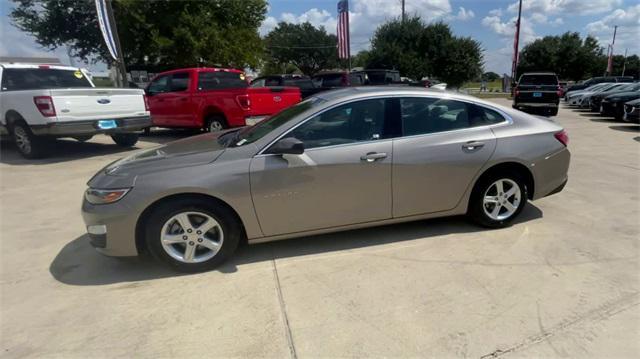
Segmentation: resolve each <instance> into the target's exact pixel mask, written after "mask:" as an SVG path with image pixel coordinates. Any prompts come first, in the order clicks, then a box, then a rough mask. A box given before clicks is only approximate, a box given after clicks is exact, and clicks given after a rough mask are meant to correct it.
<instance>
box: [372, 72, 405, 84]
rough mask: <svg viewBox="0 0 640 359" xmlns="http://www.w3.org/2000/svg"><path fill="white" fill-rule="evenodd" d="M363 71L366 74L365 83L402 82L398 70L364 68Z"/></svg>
mask: <svg viewBox="0 0 640 359" xmlns="http://www.w3.org/2000/svg"><path fill="white" fill-rule="evenodd" d="M363 72H364V73H365V74H367V85H374V86H376V85H389V84H399V83H401V82H402V81H401V79H400V71H398V70H385V69H366V70H363Z"/></svg>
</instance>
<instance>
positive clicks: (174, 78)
mask: <svg viewBox="0 0 640 359" xmlns="http://www.w3.org/2000/svg"><path fill="white" fill-rule="evenodd" d="M188 88H189V73H188V72H179V73H177V74H173V75H171V86H170V89H171V90H170V91H171V92H182V91H187V89H188Z"/></svg>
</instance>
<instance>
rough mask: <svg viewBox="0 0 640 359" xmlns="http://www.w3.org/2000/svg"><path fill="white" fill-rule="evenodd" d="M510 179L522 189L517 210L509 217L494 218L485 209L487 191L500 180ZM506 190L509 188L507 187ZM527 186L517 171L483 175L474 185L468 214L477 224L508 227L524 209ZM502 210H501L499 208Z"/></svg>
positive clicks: (490, 226) (526, 198) (489, 226)
mask: <svg viewBox="0 0 640 359" xmlns="http://www.w3.org/2000/svg"><path fill="white" fill-rule="evenodd" d="M504 179H506V180H510V181H512V182H514V183H515V184H516V185H517V186H518V188H519V190H520V200H519V204H518V206H517V208H516V210H515V211H514V212H513V213H512V214H511V215H510V216H509V217H507V218H502V219H494V218H492V217H490V216H489V214H488V213H487V211H485V203H484V196H485V193H487V191H488V190H489V188H490V187H492V186H493V184H494V183H495V182H497V181H498V180H504ZM505 192H507V190H506V189H505ZM528 198H529V197H528V193H527V186H526V185H525V181H524V180H523V179H522V176H520V175H519V174H518V173H516V172H510V171H504V172H497V173H493V174H489V175H487V176H483V177H482V178H480V180H479V181H478V182H477V183H476V185H475V186H474V189H473V192H472V193H471V198H470V199H469V208H468V210H467V215H468V216H469V217H470V218H471V219H472V220H473V221H474V222H476V223H477V224H479V225H481V226H483V227H488V228H504V227H508V226H509V225H510V224H511V222H512V221H513V220H514V219H515V218H516V217H517V216H518V215H519V214H520V212H522V209H523V208H524V206H525V205H526V203H527V200H528ZM499 211H501V210H499Z"/></svg>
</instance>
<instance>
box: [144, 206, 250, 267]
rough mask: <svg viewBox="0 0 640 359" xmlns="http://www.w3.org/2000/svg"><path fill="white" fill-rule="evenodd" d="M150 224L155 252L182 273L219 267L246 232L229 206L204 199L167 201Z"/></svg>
mask: <svg viewBox="0 0 640 359" xmlns="http://www.w3.org/2000/svg"><path fill="white" fill-rule="evenodd" d="M146 223H147V224H148V225H147V226H146V236H145V237H146V242H147V246H148V248H149V251H150V252H151V254H152V255H153V256H154V257H156V258H157V259H159V260H160V261H162V262H165V263H167V264H169V265H170V266H171V267H173V268H175V269H176V270H179V271H182V272H201V271H206V270H210V269H213V268H215V267H217V266H219V265H220V264H222V263H223V262H224V261H225V260H227V259H228V258H229V257H231V255H232V254H233V253H234V252H235V250H236V248H237V247H238V243H239V242H240V236H241V233H242V230H241V229H240V226H239V225H238V223H237V221H236V220H235V217H234V216H233V214H232V213H230V211H229V210H228V209H226V208H224V207H223V206H217V205H215V204H214V205H212V204H211V203H210V202H209V201H204V200H200V199H183V200H176V201H172V202H170V203H167V204H165V205H163V206H161V207H159V208H157V209H156V210H154V211H153V212H152V214H151V216H150V217H149V219H148V221H147V222H146Z"/></svg>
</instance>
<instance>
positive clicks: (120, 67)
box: [105, 0, 129, 88]
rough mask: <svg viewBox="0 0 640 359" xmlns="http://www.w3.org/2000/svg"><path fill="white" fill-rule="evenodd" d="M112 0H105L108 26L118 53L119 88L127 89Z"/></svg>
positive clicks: (127, 82)
mask: <svg viewBox="0 0 640 359" xmlns="http://www.w3.org/2000/svg"><path fill="white" fill-rule="evenodd" d="M111 1H112V0H105V3H106V5H107V17H108V18H109V24H110V25H111V29H112V32H113V39H114V42H115V45H116V51H117V52H118V60H117V63H118V70H119V71H118V72H120V76H121V77H122V79H121V82H120V87H124V88H126V87H129V81H128V80H127V68H126V67H125V64H124V54H123V53H122V47H121V46H120V36H118V27H117V26H116V19H115V17H114V16H113V7H112V6H111Z"/></svg>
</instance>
